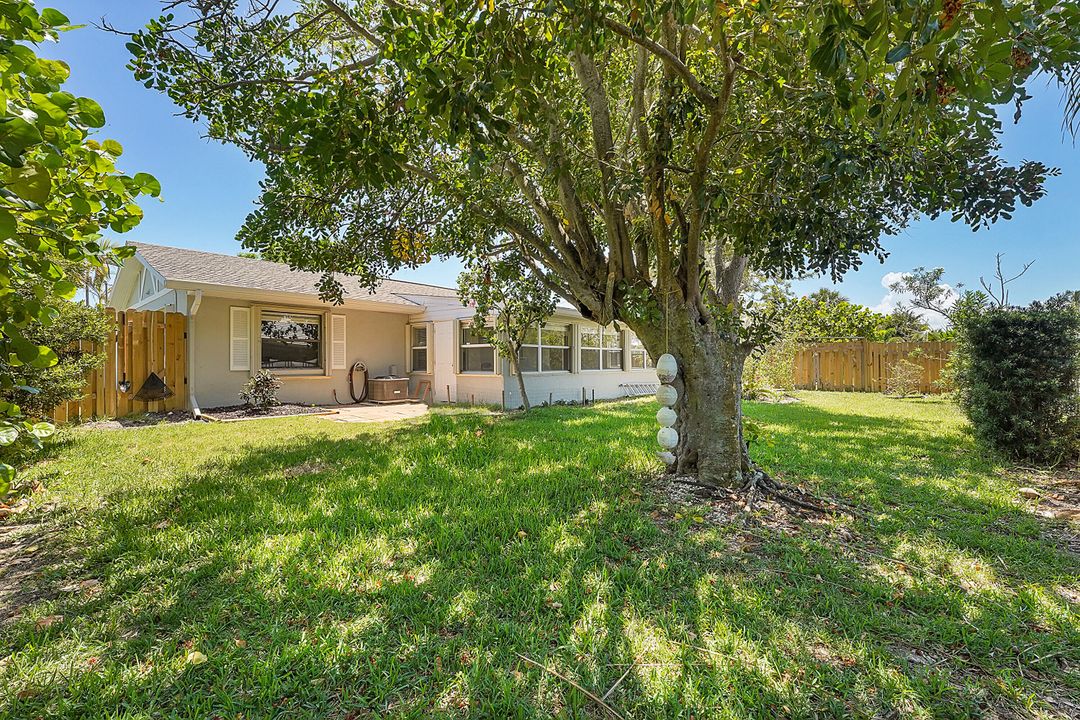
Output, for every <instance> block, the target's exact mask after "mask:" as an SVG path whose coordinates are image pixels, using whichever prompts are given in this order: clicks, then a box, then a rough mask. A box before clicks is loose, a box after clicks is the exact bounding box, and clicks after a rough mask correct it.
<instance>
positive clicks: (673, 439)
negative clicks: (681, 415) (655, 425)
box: [656, 427, 679, 450]
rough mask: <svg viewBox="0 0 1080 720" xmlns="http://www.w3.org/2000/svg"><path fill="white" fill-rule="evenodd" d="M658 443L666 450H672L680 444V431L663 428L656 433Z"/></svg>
mask: <svg viewBox="0 0 1080 720" xmlns="http://www.w3.org/2000/svg"><path fill="white" fill-rule="evenodd" d="M656 442H658V443H659V444H660V447H662V448H664V449H665V450H671V449H673V448H675V446H677V445H678V444H679V431H678V430H676V429H675V428H670V427H662V428H660V429H659V430H657V431H656Z"/></svg>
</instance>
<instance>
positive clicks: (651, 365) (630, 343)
mask: <svg viewBox="0 0 1080 720" xmlns="http://www.w3.org/2000/svg"><path fill="white" fill-rule="evenodd" d="M635 340H636V341H637V342H638V344H639V345H641V347H637V348H636V347H634V341H635ZM626 350H627V354H628V355H629V359H630V365H629V366H628V367H627V368H626V370H627V372H646V371H649V370H653V369H655V368H656V363H655V362H654V361H653V359H652V356H651V355H649V351H648V350H646V349H645V345H644V344H642V343H641V339H640V338H638V336H637V335H635V334H634V333H628V334H627V338H626ZM635 353H641V354H642V355H644V356H645V359H644V362H643V363H642V366H641V367H639V368H638V367H634V354H635Z"/></svg>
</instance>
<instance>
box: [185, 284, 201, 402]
mask: <svg viewBox="0 0 1080 720" xmlns="http://www.w3.org/2000/svg"><path fill="white" fill-rule="evenodd" d="M192 294H193V293H188V297H189V298H191V296H192ZM202 297H203V291H202V290H196V291H195V292H194V300H192V301H191V305H190V306H189V307H188V324H187V328H188V329H187V350H188V362H187V371H188V405H189V406H190V408H191V415H192V416H193V417H194V418H195V419H196V420H199V419H201V418H202V411H201V410H200V409H199V401H198V400H196V399H195V313H197V312H199V306H200V305H202Z"/></svg>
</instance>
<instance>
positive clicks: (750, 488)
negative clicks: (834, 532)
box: [671, 465, 862, 517]
mask: <svg viewBox="0 0 1080 720" xmlns="http://www.w3.org/2000/svg"><path fill="white" fill-rule="evenodd" d="M671 481H672V482H673V483H676V484H679V485H688V486H690V487H692V488H694V490H695V491H696V492H698V493H700V494H702V495H704V496H707V497H710V498H712V499H720V498H721V497H726V498H727V499H729V500H736V498H737V496H739V495H745V497H746V504H745V510H746V512H747V513H750V512H753V510H754V504H755V503H756V502H757V501H758V499H759V498H760V499H768V500H773V501H776V502H778V503H780V504H782V505H786V506H788V507H789V508H792V509H794V510H797V511H799V512H806V513H813V514H815V515H836V514H839V513H843V514H846V515H850V516H852V517H859V516H862V513H861V512H859V511H858V510H857V509H856V508H854V507H853V506H851V505H849V504H848V503H845V502H843V501H840V500H824V499H821V498H817V497H812V496H808V495H807V494H806V493H804V492H802V491H800V490H797V489H795V488H791V487H789V486H787V485H785V484H783V483H781V482H780V481H779V480H777V479H775V478H773V477H772V476H771V475H769V474H768V473H766V472H765V471H764V470H762V469H761V468H760V467H758V466H757V465H750V467H749V468H748V469H746V470H744V471H743V482H742V485H740V486H738V487H734V488H730V487H723V486H717V485H710V484H708V483H703V482H699V481H698V480H697V479H695V478H694V477H693V476H689V477H688V476H686V475H681V476H677V477H674V478H672V479H671ZM798 495H802V496H803V497H798Z"/></svg>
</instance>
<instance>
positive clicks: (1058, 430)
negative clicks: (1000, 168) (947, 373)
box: [956, 296, 1080, 463]
mask: <svg viewBox="0 0 1080 720" xmlns="http://www.w3.org/2000/svg"><path fill="white" fill-rule="evenodd" d="M958 331H959V332H958V346H957V354H958V361H957V363H956V386H957V396H958V400H959V402H960V406H961V407H962V408H963V409H964V411H965V413H966V414H967V416H968V418H969V419H970V420H971V424H972V426H973V427H974V430H975V434H976V436H977V437H978V438H979V439H981V440H982V441H984V442H985V443H987V444H988V445H990V446H991V447H994V448H996V449H998V450H1000V451H1001V452H1004V453H1005V454H1006V455H1008V456H1009V457H1011V458H1013V459H1016V460H1026V461H1033V462H1041V463H1056V462H1059V461H1061V460H1063V459H1067V458H1071V457H1076V455H1077V453H1078V450H1080V409H1078V384H1080V305H1078V304H1077V302H1076V301H1075V299H1073V298H1071V297H1068V296H1059V297H1057V298H1054V299H1052V300H1050V301H1048V302H1045V303H1038V302H1036V303H1032V304H1031V305H1030V306H1029V307H1026V308H992V309H987V310H984V311H982V312H979V313H971V314H969V315H967V316H965V317H964V318H963V321H962V322H961V323H960V325H959V326H958Z"/></svg>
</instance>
